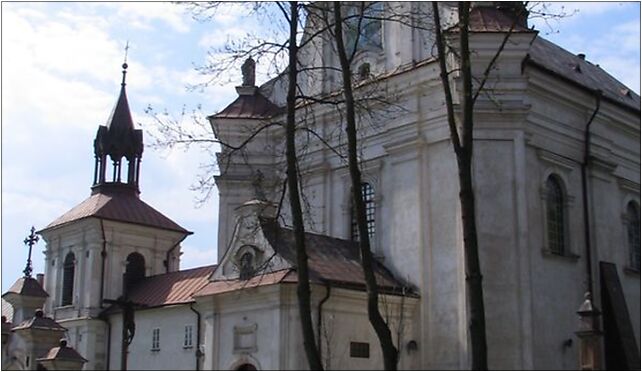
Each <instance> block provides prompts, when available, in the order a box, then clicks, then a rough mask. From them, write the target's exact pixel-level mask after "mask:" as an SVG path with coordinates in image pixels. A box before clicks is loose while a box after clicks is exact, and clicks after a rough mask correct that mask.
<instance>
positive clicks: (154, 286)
mask: <svg viewBox="0 0 642 372" xmlns="http://www.w3.org/2000/svg"><path fill="white" fill-rule="evenodd" d="M214 269H216V265H209V266H202V267H197V268H194V269H188V270H181V271H174V272H170V273H166V274H160V275H154V276H149V277H146V278H144V279H142V280H141V281H140V282H139V283H137V284H136V286H135V287H134V288H132V289H131V291H130V293H129V295H128V299H129V300H130V301H132V302H134V303H135V304H140V305H143V306H145V307H158V306H166V305H177V304H185V303H190V302H193V301H194V298H193V297H192V295H193V294H194V293H195V292H196V291H198V290H199V289H201V288H203V286H205V285H206V284H207V282H208V278H209V276H210V275H211V274H212V273H213V272H214Z"/></svg>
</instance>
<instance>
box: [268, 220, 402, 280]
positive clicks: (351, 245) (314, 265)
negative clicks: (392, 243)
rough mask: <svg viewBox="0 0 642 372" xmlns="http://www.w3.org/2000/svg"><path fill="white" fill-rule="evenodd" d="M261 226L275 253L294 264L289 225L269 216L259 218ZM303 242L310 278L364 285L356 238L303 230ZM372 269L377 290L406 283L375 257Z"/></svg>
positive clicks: (292, 241)
mask: <svg viewBox="0 0 642 372" xmlns="http://www.w3.org/2000/svg"><path fill="white" fill-rule="evenodd" d="M261 226H262V229H263V233H264V234H265V237H266V238H267V240H268V241H269V242H270V245H271V246H272V247H273V248H274V250H275V251H276V252H277V254H279V255H280V256H281V257H283V258H284V259H286V260H287V261H289V262H290V263H291V264H292V265H295V264H296V249H295V244H294V232H293V231H292V229H288V228H284V227H281V226H279V225H278V223H277V222H276V221H275V220H273V219H261ZM305 245H306V249H307V253H308V265H309V270H310V279H311V280H313V281H318V282H323V283H329V284H332V285H334V286H342V287H351V288H355V289H365V280H364V275H363V269H362V267H361V260H360V258H359V257H360V254H359V244H358V243H357V242H354V241H350V240H345V239H338V238H333V237H330V236H327V235H320V234H314V233H309V232H306V233H305ZM374 270H375V278H376V280H377V284H378V286H379V288H380V290H382V291H388V292H397V291H402V290H403V288H404V287H407V286H406V285H404V284H403V283H402V282H400V281H398V280H397V279H396V278H395V277H394V276H393V275H392V273H391V272H390V271H389V270H388V269H387V268H386V267H385V266H384V265H383V264H382V263H381V262H379V261H377V260H376V259H375V262H374ZM290 278H292V276H290Z"/></svg>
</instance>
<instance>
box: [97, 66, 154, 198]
mask: <svg viewBox="0 0 642 372" xmlns="http://www.w3.org/2000/svg"><path fill="white" fill-rule="evenodd" d="M126 74H127V63H123V81H122V83H121V88H120V95H119V96H118V101H117V102H116V106H115V107H114V110H113V111H112V113H111V115H110V116H109V119H108V120H107V124H106V125H101V126H99V127H98V132H97V133H96V139H95V140H94V156H95V158H96V163H95V168H94V185H93V186H92V191H93V192H92V193H94V194H95V193H97V192H103V191H107V190H113V189H119V190H129V191H130V192H134V193H135V194H136V195H138V193H139V192H140V191H139V188H138V181H139V175H140V161H141V158H142V156H143V131H142V130H140V129H134V121H133V120H132V115H131V112H130V110H129V102H127V93H126V91H125V85H126V84H125V76H126ZM108 156H109V158H110V159H111V162H112V172H111V178H110V179H109V178H108V175H107V157H108ZM123 158H125V159H126V160H127V173H126V174H123V172H122V162H123Z"/></svg>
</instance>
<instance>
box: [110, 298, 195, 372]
mask: <svg viewBox="0 0 642 372" xmlns="http://www.w3.org/2000/svg"><path fill="white" fill-rule="evenodd" d="M134 317H135V321H136V334H135V336H134V339H133V341H132V343H131V344H130V345H129V358H128V361H127V368H128V369H129V370H151V371H153V370H195V369H196V355H195V353H196V350H197V347H198V346H197V345H198V342H197V339H196V335H197V324H196V323H197V322H196V314H195V313H194V312H193V311H191V310H190V308H189V305H177V306H168V307H161V308H155V309H146V310H138V311H136V312H135V315H134ZM110 322H111V351H110V365H109V367H110V369H111V370H118V369H120V363H121V360H120V347H121V346H120V345H121V332H122V328H121V327H122V318H121V316H120V314H117V315H112V316H110ZM186 325H191V326H192V329H193V334H192V337H193V345H194V346H193V347H191V348H184V347H183V342H184V335H185V326H186ZM154 328H159V329H160V350H158V351H155V350H152V330H153V329H154Z"/></svg>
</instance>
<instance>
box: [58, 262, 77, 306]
mask: <svg viewBox="0 0 642 372" xmlns="http://www.w3.org/2000/svg"><path fill="white" fill-rule="evenodd" d="M75 271H76V257H75V256H74V254H73V253H71V252H69V253H67V256H66V257H65V262H64V264H63V273H62V303H61V305H62V306H66V305H71V303H72V301H73V298H74V272H75Z"/></svg>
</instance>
